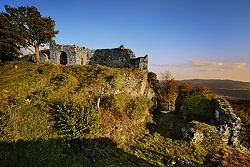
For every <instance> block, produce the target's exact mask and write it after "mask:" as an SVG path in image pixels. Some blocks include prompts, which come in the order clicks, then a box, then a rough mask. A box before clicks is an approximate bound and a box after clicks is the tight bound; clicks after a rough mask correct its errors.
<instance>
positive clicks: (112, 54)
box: [50, 44, 148, 70]
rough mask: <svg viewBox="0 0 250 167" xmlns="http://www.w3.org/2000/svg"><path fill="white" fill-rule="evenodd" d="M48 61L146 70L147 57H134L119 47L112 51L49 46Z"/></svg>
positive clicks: (57, 45) (73, 46)
mask: <svg viewBox="0 0 250 167" xmlns="http://www.w3.org/2000/svg"><path fill="white" fill-rule="evenodd" d="M50 61H51V62H52V63H55V64H63V65H86V64H100V65H105V66H109V67H118V68H122V67H135V68H138V69H140V70H147V69H148V56H147V55H146V56H144V57H138V58H136V57H135V54H134V53H133V51H132V50H130V49H127V48H124V47H123V46H120V47H118V48H113V49H96V50H90V49H88V48H86V47H80V46H76V45H59V44H56V45H51V46H50Z"/></svg>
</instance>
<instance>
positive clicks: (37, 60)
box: [35, 46, 40, 64]
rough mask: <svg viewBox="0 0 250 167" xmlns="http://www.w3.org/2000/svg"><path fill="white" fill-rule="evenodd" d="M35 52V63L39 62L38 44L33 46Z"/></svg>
mask: <svg viewBox="0 0 250 167" xmlns="http://www.w3.org/2000/svg"><path fill="white" fill-rule="evenodd" d="M35 54H36V63H37V64H39V63H40V55H39V46H36V47H35Z"/></svg>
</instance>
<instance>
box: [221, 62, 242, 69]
mask: <svg viewBox="0 0 250 167" xmlns="http://www.w3.org/2000/svg"><path fill="white" fill-rule="evenodd" d="M246 66H247V63H232V64H229V65H225V67H224V68H227V69H246Z"/></svg>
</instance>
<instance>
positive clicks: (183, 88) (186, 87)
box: [178, 82, 193, 99]
mask: <svg viewBox="0 0 250 167" xmlns="http://www.w3.org/2000/svg"><path fill="white" fill-rule="evenodd" d="M192 92H193V88H192V86H191V85H190V84H188V83H185V82H184V83H181V84H180V85H179V93H178V98H179V99H184V98H186V97H188V96H190V95H191V94H192Z"/></svg>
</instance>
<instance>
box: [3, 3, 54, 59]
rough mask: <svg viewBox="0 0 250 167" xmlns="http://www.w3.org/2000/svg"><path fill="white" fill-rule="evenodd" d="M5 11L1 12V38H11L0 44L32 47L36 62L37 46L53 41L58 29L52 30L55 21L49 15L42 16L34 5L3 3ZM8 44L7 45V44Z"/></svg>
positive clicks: (14, 46) (13, 46)
mask: <svg viewBox="0 0 250 167" xmlns="http://www.w3.org/2000/svg"><path fill="white" fill-rule="evenodd" d="M4 7H5V12H2V13H1V15H2V16H1V18H3V19H4V21H2V19H1V24H2V25H3V26H1V27H3V32H0V33H1V36H3V37H4V38H2V39H5V38H6V39H11V37H15V38H12V40H6V41H2V42H1V43H0V44H1V45H0V46H4V47H5V48H6V47H12V48H13V49H15V48H17V47H16V46H22V47H24V48H27V47H34V49H35V52H36V55H37V57H36V58H37V62H39V61H40V58H39V47H40V46H42V45H44V44H48V43H53V38H54V37H55V35H56V34H58V32H59V31H57V30H54V28H55V21H54V20H52V19H51V18H50V17H42V15H41V13H40V12H39V11H38V9H37V8H36V7H34V6H20V7H17V8H12V7H10V6H8V5H5V6H4ZM7 44H8V45H7ZM13 49H12V50H13Z"/></svg>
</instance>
